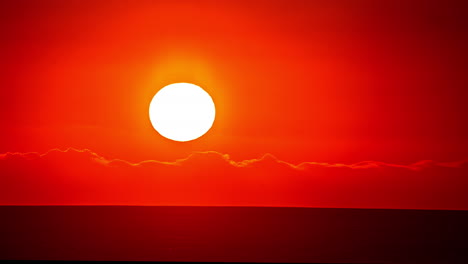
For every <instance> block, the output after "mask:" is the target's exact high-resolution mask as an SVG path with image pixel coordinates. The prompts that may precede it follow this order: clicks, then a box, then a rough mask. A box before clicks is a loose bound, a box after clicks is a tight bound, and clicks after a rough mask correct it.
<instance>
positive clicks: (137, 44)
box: [0, 0, 468, 209]
mask: <svg viewBox="0 0 468 264" xmlns="http://www.w3.org/2000/svg"><path fill="white" fill-rule="evenodd" d="M461 2H462V1H390V0H388V1H371V0H368V1H344V0H343V1H306V0H304V1H286V0H285V1H266V0H265V1H214V0H213V1H204V0H202V1H188V0H186V1H144V0H143V1H124V0H122V1H76V0H71V1H59V0H46V1H24V0H20V1H2V2H1V3H0V33H1V41H0V58H1V59H0V87H1V89H0V122H1V126H0V138H1V140H0V153H10V154H0V175H1V176H2V180H1V181H2V183H3V185H2V187H0V189H1V190H3V194H1V195H0V204H10V203H11V204H16V203H19V204H21V203H25V204H31V203H32V204H34V203H39V204H42V203H44V204H47V203H52V204H54V203H71V204H88V203H90V204H101V203H104V204H197V205H199V204H208V205H209V204H229V205H273V206H275V205H277V206H284V205H286V206H288V205H296V206H333V207H341V206H345V207H385V208H392V207H397V208H437V209H444V208H445V209H446V208H455V209H460V208H462V209H468V198H467V197H466V195H464V194H463V193H464V190H466V188H468V179H466V176H467V172H468V165H467V164H468V162H467V158H468V137H467V136H466V135H468V125H467V118H466V115H467V110H466V109H467V106H466V104H467V102H468V87H467V86H468V75H467V70H468V51H467V48H466V47H468V30H467V28H466V25H465V24H464V23H463V20H466V16H467V15H468V11H467V9H466V7H465V6H463V4H462V3H461ZM175 82H189V83H194V84H197V85H199V86H201V87H202V88H204V89H205V90H206V91H207V92H208V93H209V94H210V95H211V96H212V98H213V100H214V103H215V105H216V120H215V122H214V125H213V127H212V129H211V130H210V131H208V133H207V134H205V135H204V136H202V137H201V138H199V139H196V140H194V141H190V142H175V141H171V140H169V139H166V138H164V137H162V136H160V135H159V134H158V133H157V132H156V131H155V130H154V129H153V127H152V126H151V123H150V121H149V117H148V107H149V104H150V102H151V99H152V97H153V96H154V95H155V93H156V92H157V91H158V90H159V89H161V88H162V87H164V86H166V85H168V84H171V83H175ZM68 148H73V149H70V150H68V151H67V149H68ZM54 149H60V150H62V151H58V150H54ZM84 149H88V150H85V151H83V150H84ZM51 150H52V152H50V151H51ZM207 151H208V152H207ZM29 152H36V153H39V154H30V153H29ZM194 152H195V153H198V154H192V153H194ZM200 152H201V153H200ZM11 153H16V154H11ZM28 153H29V154H28ZM44 153H48V154H45V155H42V156H40V155H41V154H44ZM267 153H269V154H271V155H272V156H269V155H267V156H266V158H265V157H264V155H265V154H267ZM190 155H192V156H190ZM223 155H228V156H223ZM187 157H189V158H188V159H187V160H188V161H189V162H185V163H184V162H182V163H181V164H185V165H183V166H180V162H181V161H180V160H181V159H186V158H187ZM194 157H195V158H194ZM262 157H263V158H262ZM115 159H118V160H119V161H115ZM252 159H253V160H252ZM38 160H39V161H38ZM40 160H42V161H40ZM148 160H151V161H150V162H146V163H145V162H144V161H148ZM177 160H179V161H177ZM245 160H250V162H251V163H249V162H245V163H242V161H245ZM96 161H99V162H96ZM370 161H371V162H370ZM140 162H143V164H146V165H148V163H151V162H153V163H157V164H156V165H155V166H153V167H151V166H150V167H151V168H150V169H147V168H146V167H145V166H146V165H143V166H142V165H141V163H140ZM158 162H174V163H177V164H176V165H174V163H169V164H165V163H161V164H165V165H164V166H169V167H170V166H176V167H177V166H178V168H180V167H181V168H180V169H177V170H175V171H174V170H173V169H172V168H167V167H164V168H160V167H158V166H160V165H161V164H160V163H158ZM178 162H179V163H178ZM303 162H309V163H310V162H311V163H314V165H310V164H309V165H307V164H308V163H307V164H306V165H305V167H307V166H312V167H313V169H312V171H311V169H310V168H305V167H304V166H303V167H300V166H298V165H299V164H301V163H303ZM362 162H367V163H364V165H365V166H361V165H362ZM369 162H370V163H369ZM374 162H377V163H374ZM91 163H92V164H91ZM246 163H247V165H246ZM315 163H317V164H318V165H317V164H315ZM187 164H189V165H187ZM252 164H253V165H252ZM262 164H263V165H262ZM265 164H266V165H265ZM320 164H321V165H320ZM333 164H335V165H333ZM336 164H344V165H336ZM356 164H358V165H356ZM359 164H361V165H359ZM369 164H370V165H369ZM376 164H377V165H376ZM414 164H416V165H414ZM150 165H151V164H150ZM153 165H154V164H153ZM277 165H279V166H280V168H277ZM96 166H98V167H96ZM330 166H331V167H330ZM340 166H341V167H340ZM356 166H357V167H359V166H361V167H359V168H356ZM399 166H402V167H399ZM139 167H144V168H139ZM299 167H300V168H299ZM336 167H339V169H338V170H339V171H337V168H336ZM376 167H379V169H376ZM155 168H156V169H155ZM248 168H251V169H248ZM326 168H328V169H326ZM134 169H136V170H137V171H132V170H134ZM341 170H344V171H341ZM356 170H358V172H356ZM112 175H118V176H116V178H118V180H116V178H115V177H114V178H113V176H112ZM132 175H133V176H135V175H136V176H138V175H139V176H141V177H142V178H135V177H136V176H135V177H133V176H132ZM150 175H152V177H153V178H151V176H150ZM158 175H162V176H160V177H159V176H158ZM168 175H169V176H168ZM170 175H182V176H183V177H186V178H183V179H179V180H180V181H175V180H174V178H171V177H170ZM252 175H253V176H252ZM311 175H312V176H314V177H318V178H314V180H313V182H311V181H310V179H309V178H308V179H304V177H305V178H307V177H309V176H311ZM101 176H102V177H101ZM256 176H258V177H257V178H255V177H256ZM312 176H311V177H312ZM327 176H330V177H328V178H327ZM96 177H98V178H96ZM99 177H101V178H99ZM119 177H120V178H119ZM132 177H133V178H132ZM148 177H150V178H148ZM219 177H225V178H222V179H220V178H219ZM291 177H292V178H291ZM350 177H351V178H350ZM352 177H355V178H352ZM379 177H380V178H379ZM184 179H185V180H184ZM223 179H224V180H223ZM22 184H25V185H24V186H23V185H22ZM25 186H26V187H25ZM34 186H42V187H41V188H44V189H43V190H47V192H48V193H49V196H47V197H44V196H41V194H40V193H41V190H33V189H34ZM64 186H65V187H64ZM90 186H91V187H90ZM106 186H107V187H106ZM125 186H127V187H128V186H130V187H131V188H133V189H131V190H130V189H128V188H127V189H126V191H124V194H123V195H122V196H119V195H118V194H117V193H118V192H119V193H122V190H124V189H125V188H124V187H125ZM145 186H156V187H154V189H151V188H150V187H148V188H150V189H148V190H146V191H142V188H146V187H145ZM223 186H224V187H223ZM259 186H266V187H265V188H266V189H264V190H265V193H264V194H265V196H263V194H261V193H257V194H256V193H255V190H257V189H258V188H259ZM166 187H167V188H166ZM309 187H310V188H311V189H308V188H309ZM2 188H3V189H2ZM63 188H69V189H70V190H69V191H70V192H69V193H68V195H67V191H64V189H63ZM106 188H108V189H106ZM223 188H224V189H223ZM91 189H92V190H94V191H90V190H91ZM160 189H161V190H160ZM163 189H164V190H165V191H162V190H163ZM260 189H261V188H260ZM6 190H10V191H9V192H7V193H5V191H6ZM67 190H68V189H67ZM157 190H160V192H159V193H158V192H157ZM176 190H177V191H176ZM184 190H185V191H184ZM214 190H218V191H216V192H215V191H214ZM223 190H224V191H225V192H224V194H223ZM234 190H241V191H242V192H244V194H245V195H243V194H242V192H236V191H234ZM319 190H329V191H330V193H331V194H330V193H328V194H325V191H323V193H321V192H320V191H319ZM391 190H394V191H395V190H396V194H395V193H394V192H392V191H391ZM314 191H315V192H314ZM36 192H37V193H36ZM359 192H361V195H358V194H356V193H359ZM362 192H364V193H362ZM155 193H157V194H155ZM311 193H313V194H311ZM337 193H339V194H340V195H333V194H337ZM392 193H393V194H395V196H392ZM293 194H294V195H293ZM383 194H386V195H388V196H386V197H384V195H383ZM158 195H159V196H158ZM348 196H349V197H351V200H349V199H348ZM54 197H55V198H54ZM259 197H264V199H263V198H261V199H259ZM265 197H266V198H265ZM430 197H435V198H433V200H434V201H433V200H431V199H432V198H430ZM353 198H354V200H353Z"/></svg>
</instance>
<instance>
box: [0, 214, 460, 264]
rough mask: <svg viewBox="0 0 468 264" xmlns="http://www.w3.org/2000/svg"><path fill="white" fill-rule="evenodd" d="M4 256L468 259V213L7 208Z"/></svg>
mask: <svg viewBox="0 0 468 264" xmlns="http://www.w3.org/2000/svg"><path fill="white" fill-rule="evenodd" d="M0 259H2V260H98V261H101V260H106V261H218V262H383V263H414V262H419V263H428V262H430V263H463V262H465V261H466V263H468V211H429V210H376V209H320V208H268V207H149V206H0Z"/></svg>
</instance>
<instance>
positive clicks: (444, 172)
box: [0, 148, 468, 209]
mask: <svg viewBox="0 0 468 264" xmlns="http://www.w3.org/2000/svg"><path fill="white" fill-rule="evenodd" d="M467 176H468V160H461V161H455V162H437V161H431V160H424V161H420V162H416V163H414V164H406V165H405V164H404V165H402V164H390V163H384V162H377V161H363V162H358V163H354V164H340V163H320V162H302V163H299V164H292V163H289V162H286V161H282V160H279V159H278V158H276V157H274V156H273V155H271V154H265V155H264V156H262V157H260V158H257V159H250V160H243V161H235V160H232V159H231V158H230V156H229V155H227V154H222V153H218V152H215V151H206V152H194V153H192V154H191V155H189V156H188V157H186V158H183V159H179V160H175V161H171V162H166V161H157V160H145V161H141V162H136V163H134V162H129V161H126V160H122V159H111V158H107V157H103V156H100V155H99V154H97V153H95V152H93V151H91V150H87V149H84V150H78V149H73V148H70V149H66V150H59V149H52V150H50V151H48V152H46V153H43V154H39V153H33V152H31V153H4V154H0V204H12V205H13V204H40V205H46V204H66V205H69V204H76V205H78V204H92V205H97V204H109V205H228V206H310V207H353V208H355V207H358V208H412V209H468V197H467V195H466V194H465V192H466V190H467V188H468V180H467Z"/></svg>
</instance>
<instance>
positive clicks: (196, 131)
mask: <svg viewBox="0 0 468 264" xmlns="http://www.w3.org/2000/svg"><path fill="white" fill-rule="evenodd" d="M215 115H216V110H215V105H214V102H213V99H212V98H211V96H210V95H209V94H208V93H207V92H206V91H205V90H203V89H202V88H201V87H199V86H197V85H195V84H191V83H173V84H170V85H167V86H165V87H163V88H162V89H161V90H159V91H158V92H157V93H156V95H155V96H154V97H153V99H152V100H151V103H150V107H149V118H150V120H151V124H152V125H153V127H154V129H156V131H157V132H158V133H159V134H160V135H161V136H163V137H165V138H168V139H171V140H175V141H181V142H184V141H190V140H194V139H197V138H199V137H201V136H203V135H204V134H205V133H206V132H208V130H210V128H211V127H212V126H213V122H214V120H215Z"/></svg>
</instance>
